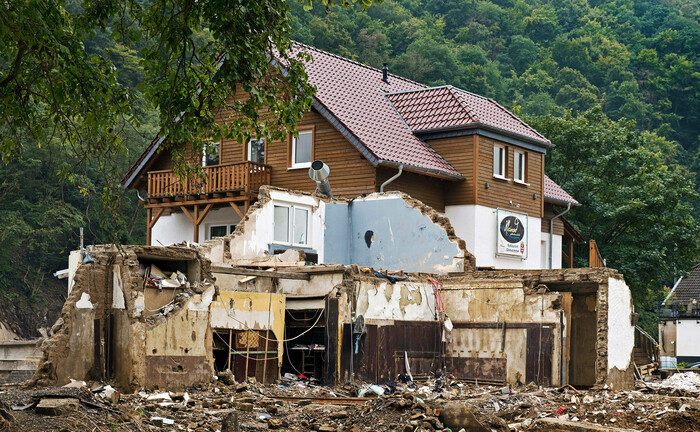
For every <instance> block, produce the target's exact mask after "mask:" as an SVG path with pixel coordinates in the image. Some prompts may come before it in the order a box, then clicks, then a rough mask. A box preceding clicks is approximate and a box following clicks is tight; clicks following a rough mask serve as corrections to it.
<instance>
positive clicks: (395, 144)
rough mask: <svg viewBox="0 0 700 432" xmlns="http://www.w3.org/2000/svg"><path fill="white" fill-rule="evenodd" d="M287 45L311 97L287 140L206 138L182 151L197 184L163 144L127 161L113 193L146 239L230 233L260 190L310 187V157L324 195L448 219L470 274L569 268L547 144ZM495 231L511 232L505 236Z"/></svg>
mask: <svg viewBox="0 0 700 432" xmlns="http://www.w3.org/2000/svg"><path fill="white" fill-rule="evenodd" d="M295 49H297V50H305V51H307V52H308V53H309V54H310V55H311V57H312V58H313V61H311V62H308V64H307V65H306V70H307V73H308V76H309V82H310V83H311V84H313V85H315V86H316V88H317V93H316V95H315V96H314V98H313V106H312V108H311V109H310V110H309V111H308V112H306V113H304V116H303V118H302V120H301V121H300V123H299V125H298V127H297V129H298V136H293V135H291V134H290V135H289V136H288V138H287V139H286V140H283V141H274V142H270V141H269V140H268V139H267V138H265V137H241V139H240V140H237V139H231V140H224V141H222V142H219V143H211V145H210V148H215V150H212V151H211V153H206V152H207V151H206V150H205V153H206V154H204V155H192V160H193V161H195V163H200V161H201V163H202V165H203V168H204V172H205V177H204V179H203V180H202V181H198V180H194V179H189V180H188V181H186V182H185V183H183V182H181V181H180V179H179V178H177V176H176V175H175V173H174V171H173V161H172V160H171V159H170V156H169V155H168V154H167V152H159V151H158V150H159V148H161V145H162V143H163V141H164V140H165V139H166V137H163V138H156V139H154V140H153V142H152V143H151V144H150V145H149V146H148V148H147V149H146V150H145V151H144V153H143V154H142V155H141V157H140V158H139V159H138V160H137V161H136V163H135V164H134V165H133V166H132V168H131V169H130V170H129V172H128V173H127V174H126V176H125V177H124V180H123V181H122V186H123V187H124V188H129V189H136V190H139V191H142V195H141V196H145V197H146V198H144V201H143V205H144V207H145V208H146V210H147V212H148V241H147V243H148V244H154V245H157V244H161V245H167V244H172V243H179V242H182V241H194V242H200V241H205V240H209V239H212V238H214V237H218V236H224V235H227V234H230V233H231V232H233V230H234V229H235V226H236V225H237V224H238V223H239V222H240V221H241V220H242V219H243V217H244V214H245V213H246V212H247V210H248V207H249V206H250V205H251V204H252V203H254V202H255V201H256V200H257V199H258V191H259V189H260V187H261V186H263V185H272V186H277V187H282V188H285V189H293V190H301V191H308V192H312V191H313V190H314V189H315V188H316V185H315V184H314V183H313V182H310V181H309V178H308V175H307V172H308V169H309V168H310V166H311V163H312V162H313V161H314V160H322V161H323V162H325V164H326V165H327V166H328V167H329V168H330V171H331V183H332V188H333V194H334V196H336V197H342V198H347V199H352V198H355V197H356V196H358V195H361V194H371V193H374V192H383V191H390V190H398V191H401V192H404V193H406V194H408V195H410V196H411V197H413V198H415V199H418V200H420V201H422V202H423V203H425V204H426V205H429V206H430V207H432V208H433V209H435V210H436V211H437V212H439V213H440V214H441V215H443V216H446V217H448V218H449V219H450V221H451V223H452V226H453V228H454V231H455V234H456V235H457V236H459V237H460V238H462V239H463V240H464V241H465V242H466V247H467V249H468V250H469V251H470V252H471V253H472V254H473V255H474V257H475V259H476V265H477V266H479V267H490V268H517V269H541V268H561V267H562V264H563V265H564V266H565V267H572V265H573V264H572V251H573V248H572V246H573V244H574V243H575V242H582V240H583V239H582V238H581V237H580V235H579V234H578V233H577V232H576V230H575V229H574V228H573V227H572V226H571V225H569V224H567V223H566V221H565V220H564V218H563V217H562V215H563V213H564V212H565V211H567V210H568V209H570V208H571V207H572V206H577V205H578V202H577V201H576V200H575V199H574V198H572V197H571V196H570V195H569V194H567V193H566V192H565V191H564V190H563V189H561V188H560V187H559V186H558V185H557V184H556V183H555V182H553V181H552V180H551V179H549V178H548V177H547V176H546V175H545V170H544V156H545V153H546V151H547V150H548V149H550V148H551V147H552V144H551V143H550V141H549V140H547V139H546V138H545V137H543V136H542V135H541V134H540V133H538V132H537V131H536V130H534V129H533V128H531V127H530V126H529V125H527V124H526V123H524V122H523V121H522V120H520V119H519V118H518V117H516V116H515V115H513V114H512V113H511V112H509V111H508V110H506V109H505V108H503V107H502V106H501V105H499V104H498V103H496V102H495V101H494V100H492V99H487V98H484V97H481V96H478V95H475V94H473V93H469V92H466V91H464V90H460V89H457V88H454V87H451V86H442V87H427V86H424V85H422V84H419V83H416V82H414V81H410V80H407V79H405V78H402V77H399V76H396V75H392V74H390V73H388V71H387V70H386V69H385V70H383V71H382V70H377V69H373V68H371V67H368V66H365V65H363V64H361V63H358V62H355V61H352V60H348V59H345V58H342V57H339V56H337V55H333V54H330V53H327V52H324V51H321V50H318V49H316V48H312V47H309V46H305V45H302V44H298V43H297V44H295ZM231 97H232V98H238V99H243V98H246V97H247V94H245V93H243V92H242V91H241V92H240V93H239V94H236V95H232V96H231ZM229 114H230V113H226V112H223V113H220V117H221V118H222V119H226V118H227V116H228V115H229ZM224 121H225V120H224ZM290 214H291V213H290ZM305 215H308V208H301V207H300V208H299V209H298V210H295V213H294V217H295V218H304V217H306V216H305ZM280 217H283V216H281V215H280ZM285 220H287V222H289V221H291V219H285ZM300 221H301V219H299V220H298V221H296V223H295V226H298V225H299V222H300ZM501 225H504V226H505V225H508V226H509V227H511V228H512V231H511V232H510V233H509V234H508V236H507V238H506V237H504V236H503V235H500V234H499V233H500V229H501V228H500V227H501ZM298 229H301V227H299V228H298ZM309 238H311V237H310V236H309ZM299 239H302V240H303V234H302V235H300V236H299V238H298V239H297V240H299ZM280 243H285V242H280ZM286 243H289V242H286ZM301 246H306V245H305V244H301ZM323 262H324V261H322V260H321V261H318V263H323Z"/></svg>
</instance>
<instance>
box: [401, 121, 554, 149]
mask: <svg viewBox="0 0 700 432" xmlns="http://www.w3.org/2000/svg"><path fill="white" fill-rule="evenodd" d="M480 129H481V130H485V131H491V132H495V133H497V134H499V135H503V136H506V137H509V138H513V139H516V140H518V141H523V142H526V143H529V144H532V145H536V146H539V147H542V148H543V149H545V150H547V149H551V148H554V144H552V143H551V142H550V141H544V140H540V139H536V138H532V137H529V136H526V135H522V134H519V133H515V132H511V131H509V130H506V129H502V128H499V127H496V126H492V125H489V124H486V123H483V122H475V123H469V124H466V125H455V126H447V127H439V128H431V129H420V130H414V131H413V133H414V134H416V136H420V137H421V138H424V139H430V138H429V137H427V136H426V135H436V134H440V133H450V132H458V131H467V130H480Z"/></svg>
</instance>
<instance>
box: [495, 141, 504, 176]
mask: <svg viewBox="0 0 700 432" xmlns="http://www.w3.org/2000/svg"><path fill="white" fill-rule="evenodd" d="M493 176H494V177H500V178H506V148H505V147H502V146H498V145H495V146H493Z"/></svg>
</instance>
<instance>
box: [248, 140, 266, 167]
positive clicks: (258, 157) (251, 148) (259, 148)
mask: <svg viewBox="0 0 700 432" xmlns="http://www.w3.org/2000/svg"><path fill="white" fill-rule="evenodd" d="M247 154H248V160H249V161H250V162H257V163H259V164H264V163H265V138H260V139H252V140H248V151H247Z"/></svg>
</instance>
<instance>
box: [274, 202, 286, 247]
mask: <svg viewBox="0 0 700 432" xmlns="http://www.w3.org/2000/svg"><path fill="white" fill-rule="evenodd" d="M274 219H275V233H274V237H273V238H274V240H275V241H278V242H285V243H288V242H289V207H282V206H275V216H274Z"/></svg>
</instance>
